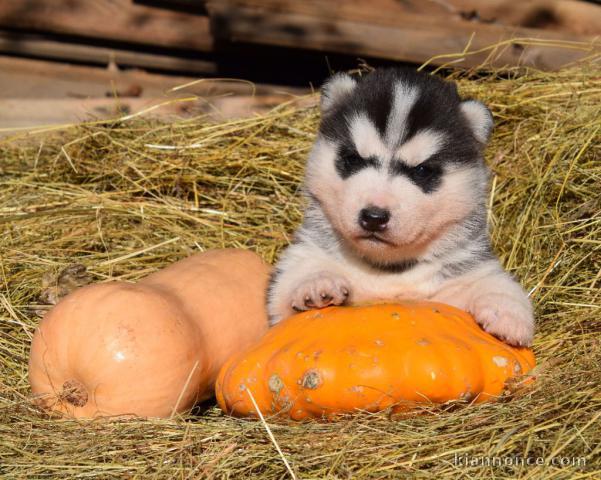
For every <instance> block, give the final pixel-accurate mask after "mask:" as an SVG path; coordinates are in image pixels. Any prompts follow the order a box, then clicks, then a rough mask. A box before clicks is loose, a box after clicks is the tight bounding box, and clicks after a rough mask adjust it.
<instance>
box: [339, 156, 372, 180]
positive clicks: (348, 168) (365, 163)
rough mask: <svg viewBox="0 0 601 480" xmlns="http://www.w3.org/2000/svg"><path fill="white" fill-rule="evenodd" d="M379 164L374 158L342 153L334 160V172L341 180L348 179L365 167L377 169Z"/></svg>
mask: <svg viewBox="0 0 601 480" xmlns="http://www.w3.org/2000/svg"><path fill="white" fill-rule="evenodd" d="M378 166H379V162H378V160H377V159H376V158H374V157H368V158H363V157H362V156H360V155H359V154H358V153H357V152H354V151H343V152H341V153H340V154H339V156H338V158H337V159H336V170H337V171H338V173H339V174H340V176H341V177H342V178H348V177H350V176H351V175H354V174H355V173H357V172H359V171H361V170H363V169H364V168H367V167H376V168H377V167H378Z"/></svg>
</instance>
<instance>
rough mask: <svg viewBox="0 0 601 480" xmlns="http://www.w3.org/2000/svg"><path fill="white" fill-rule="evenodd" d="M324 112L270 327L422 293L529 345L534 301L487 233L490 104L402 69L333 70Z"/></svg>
mask: <svg viewBox="0 0 601 480" xmlns="http://www.w3.org/2000/svg"><path fill="white" fill-rule="evenodd" d="M321 109H322V121H321V125H320V128H319V133H318V136H317V139H316V142H315V145H314V147H313V149H312V151H311V154H310V156H309V159H308V162H307V166H306V175H305V182H304V194H305V197H306V200H307V207H306V211H305V216H304V221H303V224H302V225H301V227H300V228H299V230H298V231H297V232H296V235H295V239H294V242H293V243H292V244H291V245H290V246H289V247H288V248H287V249H286V250H285V251H284V252H283V254H282V256H281V258H280V260H279V262H278V264H277V265H276V268H275V272H274V275H273V277H272V282H271V284H270V288H269V292H268V311H269V314H270V321H271V323H272V324H275V323H277V322H279V321H281V320H282V319H284V318H286V317H288V316H290V315H291V314H293V313H294V312H295V311H300V310H307V309H312V308H322V307H325V306H328V305H341V304H347V303H361V302H370V301H395V300H402V299H429V300H433V301H440V302H444V303H448V304H451V305H455V306H456V307H459V308H461V309H464V310H467V311H468V312H470V313H472V315H474V317H475V318H476V320H477V321H478V323H479V324H480V325H481V326H482V327H483V328H484V329H485V330H487V331H488V332H490V333H491V334H493V335H496V336H497V337H499V338H501V339H503V340H505V341H506V342H508V343H510V344H514V345H529V344H530V343H531V341H532V336H533V331H534V320H533V314H532V307H531V304H530V301H529V299H528V297H527V295H526V293H525V292H524V290H523V289H522V287H521V286H520V285H519V284H518V283H517V282H516V281H515V280H514V279H513V278H512V277H511V276H510V275H509V274H507V273H506V272H505V271H503V269H502V267H501V265H500V263H499V261H498V259H497V258H496V257H495V255H494V254H493V253H492V250H491V247H490V241H489V236H488V231H487V224H486V198H487V183H488V176H489V175H488V169H487V167H486V165H485V164H484V161H483V155H482V154H483V150H484V148H485V146H486V143H487V141H488V138H489V135H490V132H491V130H492V116H491V114H490V112H489V111H488V109H487V108H486V107H485V106H484V105H483V104H482V103H480V102H478V101H475V100H462V99H461V98H460V97H459V95H458V93H457V89H456V86H455V84H453V83H451V82H445V81H443V80H441V79H439V78H437V77H435V76H432V75H428V74H425V73H418V72H415V71H412V70H408V69H383V70H376V71H374V72H372V73H370V74H367V75H365V76H363V77H362V78H359V79H355V78H353V77H351V76H349V75H346V74H337V75H334V76H333V77H332V78H331V79H330V80H329V81H328V82H327V83H326V84H325V86H324V87H323V89H322V100H321Z"/></svg>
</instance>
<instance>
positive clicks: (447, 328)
mask: <svg viewBox="0 0 601 480" xmlns="http://www.w3.org/2000/svg"><path fill="white" fill-rule="evenodd" d="M534 365H535V361H534V355H533V353H532V351H531V350H529V349H525V348H512V347H510V346H508V345H506V344H505V343H503V342H501V341H499V340H497V339H496V338H494V337H493V336H491V335H489V334H488V333H486V332H484V331H483V330H482V329H481V328H480V327H479V326H478V325H477V324H476V323H475V321H474V320H473V318H472V317H471V316H470V315H469V314H468V313H466V312H464V311H462V310H459V309H457V308H454V307H451V306H449V305H444V304H440V303H431V302H411V303H409V302H408V303H403V304H391V305H371V306H357V307H330V308H326V309H323V310H314V311H308V312H303V313H300V314H298V315H294V316H293V317H290V318H289V319H287V320H285V321H284V322H282V323H280V324H278V325H276V326H275V327H274V328H273V329H272V330H271V331H269V332H268V333H267V335H265V337H263V338H262V339H261V341H260V342H259V343H258V344H257V345H255V346H253V347H252V348H250V349H249V350H247V351H245V352H241V353H240V354H238V355H235V356H233V357H232V358H230V359H229V360H228V362H227V363H226V364H225V365H224V366H223V367H222V369H221V371H220V373H219V377H218V379H217V384H216V394H217V400H218V402H219V406H220V407H221V409H222V410H223V411H224V412H226V413H228V414H233V415H236V416H256V410H255V408H254V406H253V404H252V401H251V399H250V395H249V393H248V391H247V389H248V390H250V392H251V394H252V396H253V398H254V400H255V401H256V402H257V405H258V406H259V409H260V410H261V412H262V413H263V414H274V413H277V412H282V413H285V414H286V415H288V416H289V417H290V418H292V419H294V420H302V419H306V418H324V417H325V418H329V417H333V416H335V415H337V414H342V413H350V412H354V411H357V410H362V411H367V412H377V411H381V410H384V409H387V408H389V407H392V410H393V411H395V412H398V411H402V410H406V409H408V408H410V407H411V406H413V405H415V404H416V403H423V402H434V403H441V402H445V401H448V400H454V399H467V400H472V401H474V402H484V401H487V400H493V399H495V398H496V397H498V395H499V394H501V393H502V391H503V388H504V385H505V381H506V380H507V379H508V378H509V377H512V376H514V375H520V374H524V373H527V372H528V371H529V370H531V369H532V368H533V367H534Z"/></svg>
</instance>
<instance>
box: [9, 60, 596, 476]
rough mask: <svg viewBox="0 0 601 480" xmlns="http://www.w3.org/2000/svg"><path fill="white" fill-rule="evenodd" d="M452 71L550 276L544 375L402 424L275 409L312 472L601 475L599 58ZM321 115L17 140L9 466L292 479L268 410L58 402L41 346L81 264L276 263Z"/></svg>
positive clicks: (117, 272)
mask: <svg viewBox="0 0 601 480" xmlns="http://www.w3.org/2000/svg"><path fill="white" fill-rule="evenodd" d="M453 76H454V78H456V79H457V80H458V81H459V83H460V88H461V90H462V92H463V93H464V94H465V95H468V96H473V97H476V98H479V99H481V100H483V101H484V102H486V103H487V104H488V105H490V107H491V109H492V110H493V112H494V116H495V120H496V130H495V133H494V137H493V139H492V144H491V146H490V148H489V149H488V154H487V159H488V162H489V164H490V165H491V167H492V169H493V170H494V173H495V175H494V178H493V182H492V185H491V195H490V206H491V211H490V224H491V228H492V236H493V240H494V245H495V248H496V250H497V252H498V253H499V255H500V257H501V259H502V261H503V263H504V265H505V266H506V267H507V268H508V269H509V270H510V271H511V272H513V273H514V274H515V275H516V276H517V277H518V278H519V279H520V280H521V281H522V282H523V284H524V285H525V286H526V288H527V289H528V290H532V297H533V299H534V302H535V304H536V312H537V318H538V333H537V335H536V340H535V344H534V349H535V352H536V354H537V356H538V360H539V363H540V365H539V367H537V371H536V375H537V381H536V382H535V384H534V386H533V387H532V388H528V389H525V388H521V387H520V386H519V385H518V386H514V387H513V388H511V389H510V390H511V391H510V392H509V394H508V395H507V397H505V398H503V399H502V400H501V401H500V402H498V403H495V404H485V405H478V406H457V405H447V406H443V407H438V408H435V407H425V408H424V409H425V410H426V411H427V413H426V414H423V415H410V416H405V417H401V418H396V419H394V420H392V421H391V419H390V418H389V417H388V416H387V415H386V413H382V414H379V415H372V416H369V415H359V416H355V417H352V418H348V419H346V420H343V421H341V422H339V423H336V424H323V423H317V422H315V423H304V424H288V423H283V422H281V421H270V422H269V419H268V422H269V424H270V426H271V429H272V431H273V435H274V437H275V439H276V441H277V442H278V444H279V445H280V447H281V449H282V451H283V454H284V456H285V457H286V458H287V459H288V461H289V462H290V464H291V467H292V469H293V470H294V472H295V473H296V475H297V476H298V477H299V478H350V477H353V478H399V477H400V478H435V479H442V478H493V477H494V478H506V477H511V478H515V477H523V478H553V479H560V478H566V479H568V478H585V477H586V478H601V390H600V385H601V368H600V365H601V339H600V335H599V333H600V331H601V324H600V318H601V311H600V309H599V307H600V305H601V302H600V291H601V290H600V289H599V287H600V286H601V278H600V275H601V274H600V271H601V270H600V269H601V256H600V255H599V252H600V249H601V236H600V233H601V197H600V191H601V190H600V185H601V163H600V161H599V158H600V156H599V155H600V153H601V152H600V149H601V146H600V137H601V115H600V111H599V106H600V105H601V71H600V70H599V68H598V67H595V66H593V65H584V66H580V67H576V68H573V69H571V70H564V71H562V72H560V73H553V74H549V73H540V72H532V71H531V72H524V71H518V70H510V71H505V72H502V73H501V72H490V73H486V74H479V75H477V76H476V75H468V74H457V73H455V74H453ZM317 121H318V112H317V111H316V109H315V108H306V107H304V108H299V107H295V106H294V105H283V106H281V107H278V108H277V109H275V110H274V111H272V112H271V113H270V114H268V115H265V116H262V117H258V118H252V119H245V120H239V121H231V122H228V123H222V124H211V123H208V122H207V121H205V120H204V119H202V118H197V119H194V120H187V121H179V122H175V123H170V124H163V123H158V122H154V121H150V120H142V119H139V118H138V119H134V120H121V121H114V122H105V123H95V124H82V125H79V126H73V127H70V128H66V129H63V130H61V131H59V132H54V133H52V134H50V135H43V136H42V135H37V136H34V137H32V138H29V139H26V140H22V139H21V140H15V139H12V140H6V139H5V140H4V141H2V142H1V143H0V159H1V163H0V282H1V283H0V476H3V477H4V478H41V477H44V478H45V477H60V478H79V477H82V478H83V477H85V478H92V477H95V478H115V477H118V478H133V477H135V478H175V477H177V478H182V479H183V478H267V479H271V478H285V477H286V476H287V475H289V474H288V472H287V470H286V467H285V465H284V463H283V461H282V458H281V457H280V455H279V454H278V453H277V451H276V449H275V447H274V445H273V444H272V442H271V441H270V439H269V437H268V436H267V433H266V431H265V427H264V425H263V424H262V423H261V422H258V421H250V420H248V421H247V420H236V419H232V418H227V417H225V416H223V415H221V413H220V412H219V411H218V410H217V409H216V407H215V406H214V405H213V404H211V403H209V404H207V405H204V406H203V407H202V408H199V409H197V410H196V411H194V412H191V413H190V414H188V415H184V416H181V417H177V418H173V419H168V420H119V421H109V420H97V421H93V422H78V421H72V420H56V419H50V418H48V417H45V416H44V415H42V414H41V413H40V412H39V411H37V410H36V409H35V408H34V407H33V406H32V404H31V402H30V399H29V388H28V383H27V358H28V349H29V341H30V338H31V335H32V333H33V331H34V328H35V326H36V324H37V322H38V321H39V316H38V312H39V311H40V310H43V309H44V308H47V307H44V306H43V305H42V302H41V300H40V298H41V297H40V296H41V295H42V298H48V296H49V295H48V291H47V290H45V288H46V287H48V285H49V282H48V278H49V275H50V276H52V275H56V274H57V273H58V272H59V271H61V270H62V269H64V268H65V267H67V266H69V265H71V264H83V265H85V266H86V267H87V268H88V271H89V274H90V275H91V277H92V279H93V281H103V280H106V279H109V278H113V279H122V280H135V279H137V278H139V277H141V276H144V275H146V274H148V273H149V272H151V271H154V270H156V269H158V268H161V267H162V266H164V265H166V264H168V263H170V262H173V261H175V260H177V259H179V258H181V257H183V256H185V255H188V254H189V253H192V252H194V251H198V250H203V249H209V248H215V247H223V246H228V247H241V248H248V249H252V250H256V251H257V252H259V253H260V254H261V255H263V256H264V257H265V258H266V259H267V260H269V261H273V260H274V259H275V258H276V256H277V253H278V251H279V250H280V249H281V248H282V247H283V246H284V245H286V243H287V242H288V241H289V239H290V233H291V232H292V231H293V229H294V227H295V225H297V224H298V222H299V220H300V218H301V205H300V201H299V197H298V194H297V193H298V192H297V189H298V185H299V179H300V178H301V175H302V169H303V160H304V158H305V156H306V154H307V151H308V149H309V147H310V144H311V141H312V139H313V137H314V132H315V128H316V124H317ZM50 283H52V282H50ZM484 456H485V457H487V458H488V459H486V458H481V457H484ZM526 462H528V463H530V464H529V465H526ZM483 465H484V466H483Z"/></svg>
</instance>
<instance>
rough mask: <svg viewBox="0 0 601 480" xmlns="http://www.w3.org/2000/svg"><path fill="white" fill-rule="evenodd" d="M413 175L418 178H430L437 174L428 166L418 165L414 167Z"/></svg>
mask: <svg viewBox="0 0 601 480" xmlns="http://www.w3.org/2000/svg"><path fill="white" fill-rule="evenodd" d="M411 173H412V175H413V176H414V177H417V178H429V177H431V176H432V175H434V173H436V172H435V171H434V169H433V168H432V167H429V166H428V165H423V164H422V165H417V166H416V167H413V168H412V169H411Z"/></svg>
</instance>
